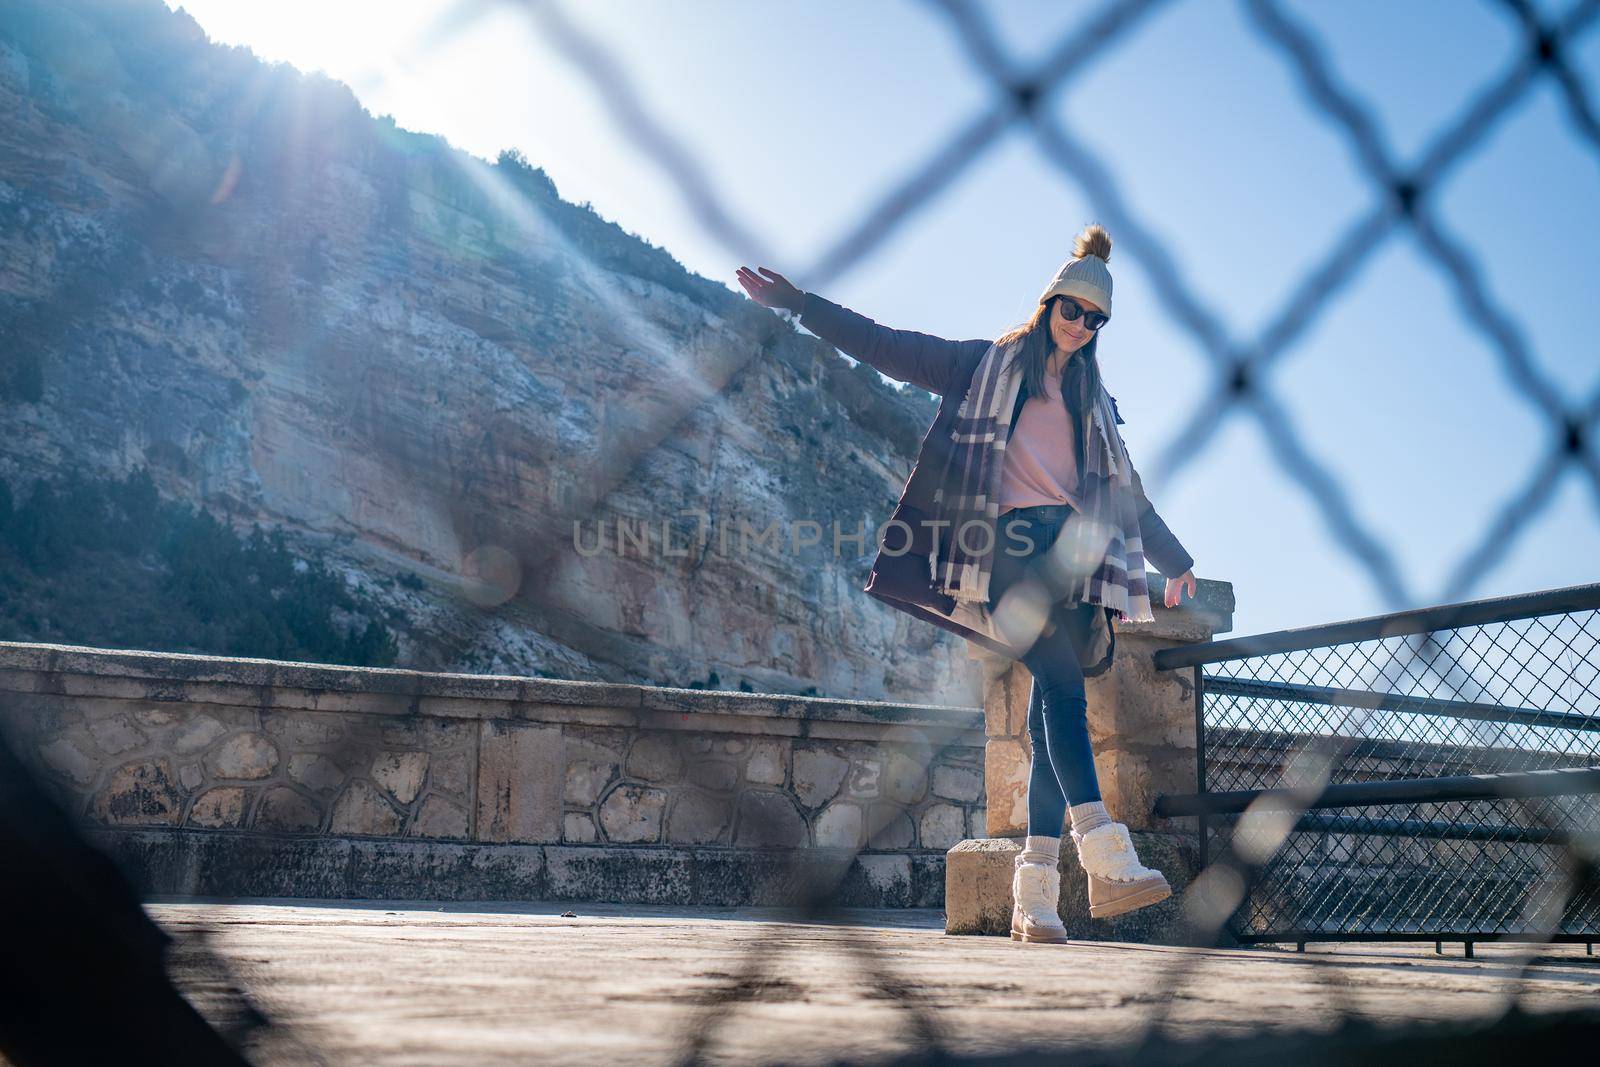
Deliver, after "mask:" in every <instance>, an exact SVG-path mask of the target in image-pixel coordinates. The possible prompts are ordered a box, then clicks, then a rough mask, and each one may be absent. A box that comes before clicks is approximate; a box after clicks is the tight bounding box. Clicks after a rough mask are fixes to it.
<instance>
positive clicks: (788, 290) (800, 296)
mask: <svg viewBox="0 0 1600 1067" xmlns="http://www.w3.org/2000/svg"><path fill="white" fill-rule="evenodd" d="M761 274H765V275H767V277H765V278H763V277H761ZM761 274H757V273H756V272H755V271H753V270H751V269H750V268H749V267H740V268H739V271H738V278H739V284H740V285H742V286H744V291H745V292H747V293H749V294H750V299H752V300H754V301H755V302H756V303H758V304H760V305H761V306H762V307H769V308H783V309H784V310H785V311H793V312H795V313H796V314H799V312H800V308H801V307H802V304H803V301H804V300H805V295H806V294H805V293H803V292H801V291H800V290H799V289H796V288H795V287H794V286H793V285H791V284H789V279H788V278H785V277H784V276H783V275H781V274H779V273H778V272H777V271H775V270H768V269H767V268H766V267H762V268H761Z"/></svg>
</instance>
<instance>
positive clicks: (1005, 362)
mask: <svg viewBox="0 0 1600 1067" xmlns="http://www.w3.org/2000/svg"><path fill="white" fill-rule="evenodd" d="M1020 348H1021V343H1020V342H1017V343H1016V344H1014V345H1012V346H1011V347H1010V348H1007V349H1001V348H1000V346H999V345H998V344H992V345H990V346H989V351H988V352H986V353H985V354H984V357H983V359H982V361H981V362H980V363H979V364H978V367H977V369H976V370H975V371H973V374H972V382H971V385H970V386H969V388H968V390H967V395H966V398H965V399H964V400H962V402H961V407H960V409H959V410H958V411H957V412H956V417H955V422H954V425H953V426H952V428H951V431H950V439H951V447H950V453H949V457H948V459H947V461H946V464H945V469H944V472H943V477H942V478H941V479H940V480H939V482H938V483H937V484H938V486H939V488H938V489H937V490H935V492H934V496H933V506H934V507H933V510H934V514H933V519H934V521H935V525H934V526H933V533H934V543H933V551H932V553H931V554H930V555H929V557H928V570H929V573H930V576H931V577H932V579H933V582H934V584H935V586H936V587H937V588H938V589H939V590H940V591H941V592H943V593H945V594H947V595H949V596H951V597H954V598H955V599H956V601H957V602H958V603H960V602H963V601H969V602H974V603H975V604H976V605H977V606H980V607H981V606H983V605H985V604H986V603H987V601H988V599H989V575H990V571H991V570H992V568H993V563H994V553H995V551H996V549H997V548H999V549H1000V550H1004V543H1003V542H1001V541H1000V540H999V538H998V537H997V536H996V534H997V531H998V530H999V516H1000V486H1001V473H1002V472H1003V470H1004V469H1005V454H1006V439H1007V438H1008V436H1009V435H1010V432H1011V421H1010V414H1011V411H1012V409H1013V408H1014V406H1015V404H1016V399H1017V391H1018V390H1019V389H1020V388H1021V386H1022V373H1021V371H1022V368H1021V367H1020V366H1019V365H1018V364H1017V361H1016V355H1017V353H1018V351H1020ZM1087 408H1088V410H1087V411H1086V412H1085V414H1084V417H1083V419H1082V420H1080V423H1079V428H1080V431H1081V432H1082V433H1083V435H1084V442H1083V444H1084V449H1083V457H1084V462H1083V469H1082V470H1081V471H1080V472H1079V488H1080V492H1079V496H1080V498H1081V504H1082V508H1081V510H1074V512H1073V514H1072V516H1071V517H1070V518H1069V519H1068V520H1067V522H1066V525H1065V526H1063V527H1062V529H1061V533H1060V535H1059V536H1058V537H1057V539H1056V541H1055V543H1054V544H1053V545H1052V546H1051V548H1050V550H1049V551H1048V552H1047V553H1045V554H1044V555H1045V556H1046V557H1048V563H1049V565H1048V566H1046V567H1044V568H1042V574H1043V576H1044V577H1045V578H1046V580H1048V581H1049V582H1050V583H1051V585H1052V586H1053V589H1052V593H1053V594H1054V600H1066V601H1081V602H1084V603H1089V604H1099V605H1101V606H1103V607H1106V608H1110V609H1112V610H1113V611H1115V612H1117V614H1118V616H1119V618H1121V619H1122V620H1124V621H1131V622H1149V621H1150V620H1151V619H1153V618H1154V615H1152V613H1151V611H1150V590H1149V586H1148V585H1147V584H1146V580H1145V570H1144V542H1143V541H1142V540H1141V539H1140V536H1139V514H1138V503H1137V500H1136V497H1135V494H1134V492H1133V466H1132V464H1131V463H1130V462H1129V460H1128V453H1127V449H1126V448H1125V447H1124V445H1123V442H1122V434H1121V433H1120V432H1119V431H1118V430H1117V424H1116V420H1115V415H1114V413H1113V411H1112V407H1111V394H1110V393H1108V392H1106V388H1105V385H1104V383H1102V384H1101V385H1100V391H1099V395H1098V396H1096V397H1095V398H1094V399H1093V402H1092V403H1090V404H1089V405H1087ZM947 488H951V489H952V490H953V491H952V492H949V493H947V492H946V489H947ZM941 520H942V521H943V522H944V523H946V524H947V525H938V523H939V522H940V521H941ZM984 527H987V531H985V530H984V529H983V528H984ZM941 541H943V549H944V552H943V556H942V558H941V554H940V548H941ZM1041 558H1043V557H1041Z"/></svg>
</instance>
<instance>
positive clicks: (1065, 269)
mask: <svg viewBox="0 0 1600 1067" xmlns="http://www.w3.org/2000/svg"><path fill="white" fill-rule="evenodd" d="M1110 258H1111V235H1110V234H1109V233H1106V231H1105V227H1104V226H1101V225H1100V224H1099V223H1094V224H1092V225H1090V226H1086V227H1084V230H1083V232H1082V233H1080V234H1078V237H1077V240H1075V241H1074V242H1073V245H1072V258H1071V259H1069V260H1067V261H1066V262H1065V263H1063V264H1061V269H1060V270H1058V271H1056V276H1055V280H1054V281H1052V282H1051V283H1050V285H1049V286H1048V287H1047V288H1046V289H1045V291H1044V293H1043V294H1042V295H1041V296H1040V297H1039V303H1041V304H1042V303H1044V302H1045V301H1047V300H1049V299H1050V298H1051V297H1052V296H1057V295H1061V296H1076V297H1082V298H1083V299H1084V300H1089V301H1092V302H1093V303H1094V304H1096V305H1097V306H1098V307H1099V308H1100V310H1101V311H1103V312H1105V313H1106V314H1107V315H1110V314H1111V271H1110V269H1109V268H1107V266H1106V260H1108V259H1110Z"/></svg>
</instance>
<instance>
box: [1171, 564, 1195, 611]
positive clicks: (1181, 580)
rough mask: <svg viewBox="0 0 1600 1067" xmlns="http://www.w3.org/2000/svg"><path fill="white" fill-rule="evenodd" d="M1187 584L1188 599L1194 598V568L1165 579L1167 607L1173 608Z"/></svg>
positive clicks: (1181, 596)
mask: <svg viewBox="0 0 1600 1067" xmlns="http://www.w3.org/2000/svg"><path fill="white" fill-rule="evenodd" d="M1186 583H1187V584H1188V586H1189V599H1190V600H1193V599H1194V570H1193V569H1190V570H1186V571H1184V572H1183V573H1182V574H1180V575H1178V576H1177V577H1176V578H1168V579H1167V598H1166V599H1167V607H1169V608H1175V607H1177V606H1178V601H1180V600H1182V599H1183V587H1184V585H1185V584H1186Z"/></svg>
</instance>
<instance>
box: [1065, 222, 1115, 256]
mask: <svg viewBox="0 0 1600 1067" xmlns="http://www.w3.org/2000/svg"><path fill="white" fill-rule="evenodd" d="M1072 255H1073V257H1074V258H1075V259H1082V258H1083V257H1084V256H1099V257H1100V258H1101V259H1104V260H1110V259H1111V235H1110V234H1109V233H1107V232H1106V228H1105V227H1104V226H1102V225H1100V224H1099V223H1098V222H1096V223H1092V224H1090V225H1088V226H1085V227H1084V228H1083V232H1082V233H1080V234H1078V237H1077V240H1075V241H1074V242H1073V243H1072Z"/></svg>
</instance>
